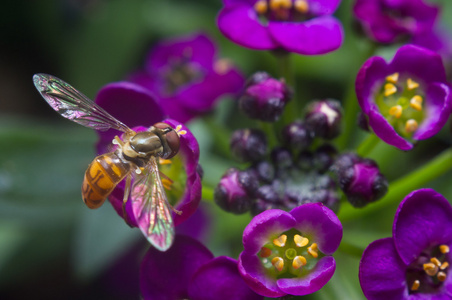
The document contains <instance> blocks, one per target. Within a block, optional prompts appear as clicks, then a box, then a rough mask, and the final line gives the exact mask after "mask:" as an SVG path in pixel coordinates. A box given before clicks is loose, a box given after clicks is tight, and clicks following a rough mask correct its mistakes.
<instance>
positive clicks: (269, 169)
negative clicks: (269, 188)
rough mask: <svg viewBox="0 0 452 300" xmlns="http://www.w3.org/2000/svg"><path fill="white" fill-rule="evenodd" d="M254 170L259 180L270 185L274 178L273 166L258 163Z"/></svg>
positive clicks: (264, 162) (262, 162)
mask: <svg viewBox="0 0 452 300" xmlns="http://www.w3.org/2000/svg"><path fill="white" fill-rule="evenodd" d="M254 170H255V172H256V174H257V177H258V178H259V180H261V181H263V182H265V183H271V182H272V180H273V178H275V169H274V168H273V165H272V164H271V163H269V162H268V161H265V160H263V161H260V162H258V163H257V164H256V165H255V166H254Z"/></svg>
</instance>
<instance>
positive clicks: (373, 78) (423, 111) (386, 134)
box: [356, 45, 452, 150]
mask: <svg viewBox="0 0 452 300" xmlns="http://www.w3.org/2000/svg"><path fill="white" fill-rule="evenodd" d="M356 95H357V97H358V102H359V105H360V106H361V109H362V111H363V113H364V114H365V115H366V116H367V117H368V121H369V126H370V127H371V128H372V130H373V131H374V132H375V134H376V135H377V136H378V137H379V138H380V139H382V140H383V141H384V142H386V143H388V144H390V145H393V146H395V147H397V148H399V149H402V150H410V149H411V148H413V144H412V143H411V141H412V140H424V139H427V138H430V137H432V136H433V135H435V134H436V133H437V132H438V131H439V130H440V129H441V128H442V127H443V126H444V124H445V123H446V121H447V119H448V118H449V115H450V112H451V101H452V98H451V88H450V85H449V84H448V82H447V80H446V73H445V70H444V66H443V64H442V61H441V57H440V56H439V55H438V54H436V53H434V52H432V51H430V50H427V49H424V48H421V47H418V46H414V45H405V46H402V47H401V48H400V49H399V50H398V51H397V52H396V54H395V56H394V58H393V60H392V61H391V62H390V63H386V62H385V61H384V59H383V58H381V57H378V56H374V57H371V58H370V59H368V60H367V61H366V62H365V63H364V65H363V66H362V67H361V69H360V70H359V73H358V75H357V78H356Z"/></svg>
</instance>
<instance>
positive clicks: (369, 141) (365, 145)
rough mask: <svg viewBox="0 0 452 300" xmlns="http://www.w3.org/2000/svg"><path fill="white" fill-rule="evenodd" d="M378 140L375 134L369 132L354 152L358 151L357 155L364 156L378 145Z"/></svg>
mask: <svg viewBox="0 0 452 300" xmlns="http://www.w3.org/2000/svg"><path fill="white" fill-rule="evenodd" d="M378 142H380V138H379V137H378V136H377V135H376V134H373V133H371V134H369V135H368V136H367V137H366V139H365V140H364V141H363V142H362V143H361V144H360V145H359V147H358V149H357V150H356V152H357V153H358V155H359V156H361V157H366V156H368V155H369V154H370V153H371V152H372V150H373V149H374V148H375V146H377V145H378Z"/></svg>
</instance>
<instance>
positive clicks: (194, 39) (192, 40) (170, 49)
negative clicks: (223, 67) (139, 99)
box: [146, 33, 216, 74]
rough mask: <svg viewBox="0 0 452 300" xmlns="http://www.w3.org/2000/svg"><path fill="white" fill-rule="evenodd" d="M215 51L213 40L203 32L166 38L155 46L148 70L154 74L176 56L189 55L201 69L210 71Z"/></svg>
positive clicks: (183, 56)
mask: <svg viewBox="0 0 452 300" xmlns="http://www.w3.org/2000/svg"><path fill="white" fill-rule="evenodd" d="M215 52H216V49H215V45H214V43H213V41H212V40H211V39H210V38H209V37H208V36H207V35H205V34H202V33H198V34H195V35H192V36H184V37H178V38H174V39H171V40H166V41H164V42H162V43H160V44H158V45H156V46H155V47H154V48H153V50H152V52H151V53H150V54H149V56H148V60H147V63H146V70H147V71H148V72H149V73H150V74H152V73H155V72H158V71H159V70H163V69H164V68H166V67H167V66H168V65H169V64H170V63H171V61H172V60H174V59H175V58H180V59H182V58H185V57H187V58H188V59H189V61H190V62H193V63H196V64H197V66H199V67H200V69H203V70H206V71H210V70H211V69H212V63H213V61H214V57H215V54H216V53H215Z"/></svg>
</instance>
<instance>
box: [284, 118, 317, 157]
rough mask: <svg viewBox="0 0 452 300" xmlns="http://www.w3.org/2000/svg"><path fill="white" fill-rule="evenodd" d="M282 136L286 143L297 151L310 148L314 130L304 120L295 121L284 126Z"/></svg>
mask: <svg viewBox="0 0 452 300" xmlns="http://www.w3.org/2000/svg"><path fill="white" fill-rule="evenodd" d="M282 136H283V140H284V143H285V144H286V145H287V146H288V147H290V148H291V149H293V150H295V151H300V150H304V149H306V148H308V147H309V146H310V145H311V143H312V140H313V132H312V131H311V130H308V129H307V128H306V126H305V124H304V123H303V122H302V121H295V122H292V123H290V124H289V125H287V126H286V127H284V129H283V132H282Z"/></svg>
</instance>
